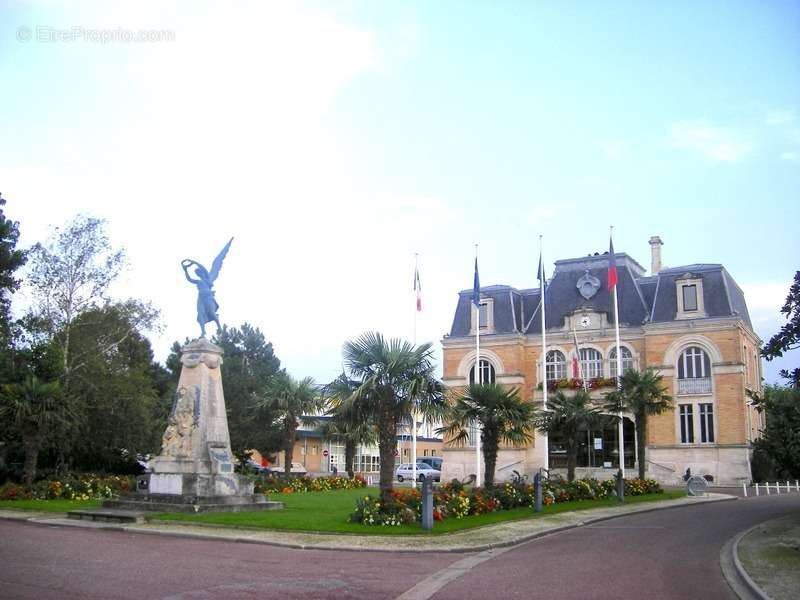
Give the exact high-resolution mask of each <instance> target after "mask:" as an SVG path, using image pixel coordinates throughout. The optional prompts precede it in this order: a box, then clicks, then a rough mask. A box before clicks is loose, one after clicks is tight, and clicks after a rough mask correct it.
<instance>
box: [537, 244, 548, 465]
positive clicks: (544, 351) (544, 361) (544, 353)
mask: <svg viewBox="0 0 800 600" xmlns="http://www.w3.org/2000/svg"><path fill="white" fill-rule="evenodd" d="M539 285H540V286H541V288H542V293H541V294H540V297H541V299H542V410H545V411H546V410H547V334H546V333H545V330H546V327H545V316H544V307H545V297H544V294H545V291H544V288H545V279H544V256H543V254H542V236H541V235H540V236H539ZM543 437H544V446H543V447H544V470H545V473H546V474H547V475H549V470H550V448H549V439H548V437H549V436H548V434H547V433H545V434H544V436H543Z"/></svg>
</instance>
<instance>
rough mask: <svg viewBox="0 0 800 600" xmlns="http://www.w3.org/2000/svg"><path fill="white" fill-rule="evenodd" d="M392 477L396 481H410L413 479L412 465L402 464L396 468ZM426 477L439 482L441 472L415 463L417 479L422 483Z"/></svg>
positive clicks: (423, 464)
mask: <svg viewBox="0 0 800 600" xmlns="http://www.w3.org/2000/svg"><path fill="white" fill-rule="evenodd" d="M394 476H395V477H397V481H401V482H402V481H405V480H406V479H408V480H411V479H413V478H414V465H413V464H412V463H404V464H402V465H400V466H399V467H397V469H396V470H395V472H394ZM426 477H430V478H432V479H433V480H434V481H440V480H441V478H442V472H441V471H439V470H438V469H434V468H433V467H431V466H430V465H427V464H425V463H419V462H418V463H417V479H418V480H419V481H422V480H423V479H425V478H426Z"/></svg>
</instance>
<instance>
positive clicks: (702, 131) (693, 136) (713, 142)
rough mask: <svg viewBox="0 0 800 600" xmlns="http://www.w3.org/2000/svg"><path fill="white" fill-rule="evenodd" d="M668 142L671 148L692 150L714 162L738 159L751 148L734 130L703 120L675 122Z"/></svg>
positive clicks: (745, 154)
mask: <svg viewBox="0 0 800 600" xmlns="http://www.w3.org/2000/svg"><path fill="white" fill-rule="evenodd" d="M669 142H670V145H671V146H672V147H673V148H680V149H686V150H694V151H697V152H699V153H700V154H702V155H703V156H705V157H706V158H708V159H709V160H712V161H715V162H733V161H738V160H741V159H743V158H744V157H745V156H747V155H748V154H749V153H750V152H751V150H752V145H751V144H750V142H748V141H746V140H744V139H743V138H742V136H741V134H739V133H738V132H736V131H735V130H733V129H731V128H727V127H718V126H714V125H709V124H708V123H706V122H704V121H695V122H685V123H677V124H675V125H674V126H673V127H672V129H671V131H670V135H669Z"/></svg>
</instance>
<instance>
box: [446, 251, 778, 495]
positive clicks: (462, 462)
mask: <svg viewBox="0 0 800 600" xmlns="http://www.w3.org/2000/svg"><path fill="white" fill-rule="evenodd" d="M662 245H663V244H662V241H661V239H660V238H658V237H653V238H651V239H650V246H651V270H650V274H649V275H648V274H646V270H645V268H644V267H642V266H641V265H640V264H639V263H638V262H636V260H634V259H633V258H632V257H630V256H629V255H628V254H625V253H617V254H615V256H614V261H615V264H616V268H617V272H618V279H619V282H618V284H617V290H618V301H619V322H620V349H619V351H620V352H621V353H622V368H623V371H625V370H627V369H629V368H633V369H644V368H647V367H652V368H654V369H655V370H657V371H658V372H659V373H660V374H661V375H662V376H663V378H664V383H665V385H666V387H667V390H668V393H669V394H670V395H671V396H672V397H673V404H674V410H670V411H667V412H665V413H663V414H661V415H658V416H653V417H650V418H649V421H648V428H647V432H646V445H647V450H646V460H647V465H646V472H647V475H648V477H652V478H654V479H657V480H659V481H661V482H663V483H666V484H675V483H679V482H681V478H682V476H683V475H684V473H685V472H686V469H690V470H691V472H692V473H693V474H699V475H707V476H709V478H711V479H713V482H714V483H715V484H739V483H741V482H742V481H745V480H749V479H750V477H751V471H750V456H751V444H752V441H753V440H754V439H755V438H757V437H758V436H759V432H760V430H761V429H762V428H763V421H762V419H763V416H762V414H761V413H758V412H757V411H755V410H754V408H753V407H752V406H751V405H750V403H749V397H748V394H747V392H748V390H750V391H755V392H760V391H761V360H760V354H759V348H760V345H761V340H760V339H759V338H758V336H757V335H756V334H755V332H754V331H753V326H752V323H751V322H750V317H749V315H748V312H747V304H746V302H745V298H744V294H743V293H742V290H741V288H740V287H739V286H738V285H737V284H736V281H735V280H734V279H733V277H732V276H731V274H730V273H729V272H728V271H727V270H726V269H725V267H724V266H723V265H721V264H705V263H702V264H701V263H698V264H690V265H685V266H680V267H672V268H666V269H665V268H662V267H661V247H662ZM608 264H609V260H608V254H607V253H603V254H599V253H598V254H594V255H591V256H587V257H581V258H569V259H565V260H559V261H556V263H555V271H554V273H553V276H552V278H551V279H550V280H549V281H548V282H547V285H546V292H545V316H546V339H547V348H546V352H547V354H546V370H547V380H548V383H550V384H551V385H552V382H555V386H557V387H558V388H562V389H565V390H567V389H570V388H574V387H576V382H575V381H572V380H573V379H575V378H576V377H577V376H578V375H579V374H580V375H581V376H583V378H585V379H587V380H589V382H590V383H591V387H592V388H593V390H592V392H591V393H592V397H593V399H594V400H595V401H596V402H597V404H598V405H600V404H602V401H603V393H604V392H608V391H610V390H611V389H612V386H613V385H615V380H614V378H615V377H616V374H617V373H616V369H617V360H616V356H617V355H616V353H617V351H618V350H617V348H616V343H615V326H614V305H613V295H612V293H611V292H609V291H608V289H607V276H608ZM472 293H473V290H471V289H469V290H463V291H461V292H460V293H459V298H458V303H457V305H456V310H455V315H454V318H453V325H452V327H451V330H450V334H449V335H447V336H445V338H444V339H443V341H442V346H443V354H444V382H445V384H446V385H448V386H450V387H460V386H466V385H468V383H469V382H470V381H474V379H475V362H476V352H475V334H476V328H477V327H479V328H480V369H481V373H482V380H483V381H496V382H498V383H501V384H503V385H507V386H512V387H517V388H519V390H520V393H521V395H522V397H523V398H524V399H526V400H528V401H531V402H535V403H537V404H539V405H540V406H541V403H542V400H543V392H542V390H541V382H542V372H541V370H542V361H541V356H542V327H541V312H540V311H541V290H540V288H531V289H517V288H514V287H511V286H508V285H493V286H489V287H484V288H481V299H480V311H479V317H478V322H476V317H475V313H476V311H475V310H474V308H473V305H472V302H471V299H472ZM576 338H577V342H578V344H577V348H576V344H575V339H576ZM575 366H577V369H576V368H575ZM578 385H579V384H578ZM548 387H549V386H548ZM634 436H635V433H634V425H633V422H632V420H631V419H630V418H625V419H624V437H623V439H624V452H623V461H624V464H625V467H626V468H628V469H633V468H634V467H635V466H637V462H638V459H639V457H638V456H636V447H635V446H636V444H635V441H634V440H635V437H634ZM617 437H618V436H617V428H616V427H614V426H609V427H608V429H607V430H598V431H587V432H586V439H585V441H583V442H582V444H581V447H580V450H579V456H578V466H579V469H578V476H594V477H599V478H607V477H610V476H611V475H612V474H613V473H615V472H616V469H617V468H618V467H619V462H620V457H619V449H618V442H617ZM471 439H472V440H474V435H473V436H471ZM543 441H544V438H543V434H541V433H538V432H537V433H536V436H535V440H534V442H533V443H532V444H531V445H530V446H527V447H521V448H503V449H501V451H500V453H499V455H498V460H497V478H498V479H503V478H507V477H510V476H511V474H512V472H513V471H514V470H517V471H521V472H525V473H531V472H534V471H536V470H538V469H539V468H540V467H541V466H543V465H544V464H545V461H544V456H543V448H544V446H545V444H544V443H543ZM548 445H549V465H550V467H551V469H555V471H556V472H558V471H559V470H560V469H562V468H565V466H566V461H565V452H564V451H563V448H562V447H561V446H560V445H559V443H558V440H557V439H552V440H550V443H549V444H548ZM443 453H444V456H445V461H444V465H445V466H444V467H443V473H442V477H443V479H450V478H451V477H459V478H463V477H466V476H468V475H469V474H471V473H474V472H475V449H474V446H472V447H471V448H470V447H469V446H466V447H460V448H459V447H454V446H450V445H447V444H445V447H444V451H443Z"/></svg>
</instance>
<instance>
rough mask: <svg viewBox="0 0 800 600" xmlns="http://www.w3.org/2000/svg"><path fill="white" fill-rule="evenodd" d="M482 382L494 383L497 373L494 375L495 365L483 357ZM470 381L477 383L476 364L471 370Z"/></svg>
mask: <svg viewBox="0 0 800 600" xmlns="http://www.w3.org/2000/svg"><path fill="white" fill-rule="evenodd" d="M480 375H481V383H494V381H495V375H494V366H492V363H490V362H489V361H488V360H484V359H481V373H480ZM469 382H470V384H473V383H476V382H475V365H472V368H471V369H470V370H469Z"/></svg>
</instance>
